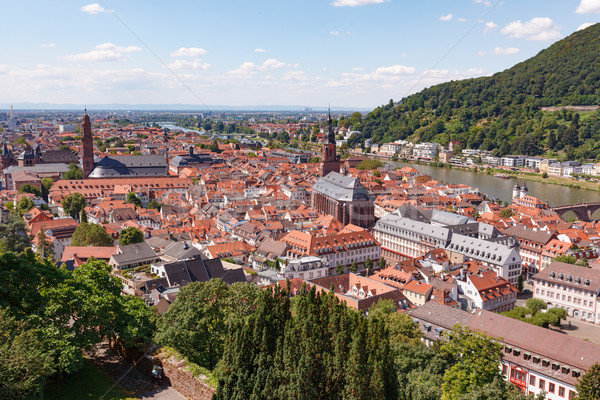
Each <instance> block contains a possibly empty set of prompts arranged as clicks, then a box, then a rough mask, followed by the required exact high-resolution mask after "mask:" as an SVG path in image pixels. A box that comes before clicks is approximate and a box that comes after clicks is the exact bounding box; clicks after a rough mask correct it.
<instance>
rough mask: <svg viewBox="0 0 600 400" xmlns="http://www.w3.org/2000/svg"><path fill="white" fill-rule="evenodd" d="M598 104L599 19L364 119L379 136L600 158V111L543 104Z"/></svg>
mask: <svg viewBox="0 0 600 400" xmlns="http://www.w3.org/2000/svg"><path fill="white" fill-rule="evenodd" d="M574 105H600V24H596V25H593V26H591V27H589V28H587V29H585V30H582V31H579V32H575V33H573V34H572V35H570V36H569V37H567V38H565V39H563V40H560V41H558V42H556V43H554V44H553V45H551V46H550V47H549V48H547V49H545V50H542V51H541V52H539V53H538V54H537V55H536V56H535V57H532V58H530V59H529V60H526V61H524V62H522V63H519V64H517V65H515V66H514V67H512V68H510V69H507V70H505V71H502V72H499V73H496V74H494V75H493V76H490V77H482V78H476V79H466V80H461V81H452V82H447V83H443V84H440V85H436V86H433V87H430V88H427V89H424V90H423V91H421V92H419V93H416V94H413V95H411V96H408V97H406V98H404V99H402V101H400V102H399V103H396V104H394V103H393V102H392V101H391V100H390V103H389V104H387V105H385V106H381V107H378V108H376V109H375V110H373V111H372V112H371V113H369V114H368V115H367V116H366V117H365V119H364V120H363V121H362V123H361V124H360V127H359V128H360V130H361V131H362V134H361V135H360V136H355V137H353V138H352V139H351V144H356V143H358V142H361V141H364V139H366V138H368V137H370V138H372V140H373V142H374V143H385V142H390V141H394V140H401V139H409V140H419V141H435V142H438V143H441V144H443V145H446V144H447V143H448V141H449V140H459V141H460V143H461V146H462V147H463V148H480V149H482V150H492V151H493V152H494V153H495V154H498V155H504V154H527V155H540V154H548V155H556V153H557V152H558V153H560V155H561V156H562V157H564V158H569V159H575V158H579V159H584V158H594V159H596V158H600V119H599V117H600V113H598V112H596V111H586V112H578V111H575V110H558V111H542V110H541V107H545V106H574Z"/></svg>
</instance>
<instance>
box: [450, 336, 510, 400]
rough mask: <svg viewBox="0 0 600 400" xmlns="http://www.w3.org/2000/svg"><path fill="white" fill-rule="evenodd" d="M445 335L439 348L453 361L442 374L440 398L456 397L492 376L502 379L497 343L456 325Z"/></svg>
mask: <svg viewBox="0 0 600 400" xmlns="http://www.w3.org/2000/svg"><path fill="white" fill-rule="evenodd" d="M445 335H446V337H447V339H448V340H447V341H446V342H445V343H444V344H443V345H442V347H441V350H442V352H443V353H444V354H446V356H447V357H450V358H452V359H454V361H455V363H454V365H452V366H451V367H450V368H448V369H447V370H446V372H445V373H444V379H443V383H442V400H457V399H459V398H460V397H461V396H463V395H465V394H468V393H470V392H472V391H474V390H476V389H477V388H479V387H481V386H483V385H485V384H489V383H492V382H493V381H494V380H495V379H502V377H501V375H500V370H499V369H498V365H500V362H501V361H502V345H501V344H500V343H497V342H493V341H492V340H490V338H488V337H487V336H485V335H484V334H483V333H481V332H477V331H471V330H470V329H469V328H463V327H462V326H461V325H458V324H457V325H454V327H453V328H452V330H449V331H446V333H445Z"/></svg>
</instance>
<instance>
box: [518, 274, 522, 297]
mask: <svg viewBox="0 0 600 400" xmlns="http://www.w3.org/2000/svg"><path fill="white" fill-rule="evenodd" d="M517 290H518V291H519V293H521V292H522V291H523V274H521V275H519V279H518V280H517Z"/></svg>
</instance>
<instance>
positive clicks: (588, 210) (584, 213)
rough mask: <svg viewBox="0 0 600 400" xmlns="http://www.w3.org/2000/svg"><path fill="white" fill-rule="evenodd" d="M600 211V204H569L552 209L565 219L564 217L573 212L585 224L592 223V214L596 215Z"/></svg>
mask: <svg viewBox="0 0 600 400" xmlns="http://www.w3.org/2000/svg"><path fill="white" fill-rule="evenodd" d="M599 209H600V202H597V203H577V204H567V205H565V206H558V207H552V210H553V211H555V212H556V213H557V214H558V215H560V217H561V218H564V215H565V214H566V213H567V212H569V211H573V212H574V213H575V215H576V216H577V218H579V219H580V220H582V221H585V222H589V221H591V220H592V214H594V213H595V212H596V211H597V210H599Z"/></svg>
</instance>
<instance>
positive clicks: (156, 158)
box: [81, 111, 169, 179]
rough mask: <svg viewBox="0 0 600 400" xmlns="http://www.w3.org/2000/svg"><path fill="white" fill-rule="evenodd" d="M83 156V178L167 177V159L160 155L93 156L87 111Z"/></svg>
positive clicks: (83, 128) (84, 121)
mask: <svg viewBox="0 0 600 400" xmlns="http://www.w3.org/2000/svg"><path fill="white" fill-rule="evenodd" d="M82 131H83V137H82V144H83V154H82V157H81V164H82V170H83V177H84V178H86V179H87V178H130V177H152V176H168V175H169V172H168V166H167V159H166V157H165V156H162V155H144V156H129V155H126V156H112V155H111V156H105V157H95V156H94V137H93V135H92V124H91V122H90V117H89V116H88V114H87V111H86V112H85V114H84V115H83V123H82Z"/></svg>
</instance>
